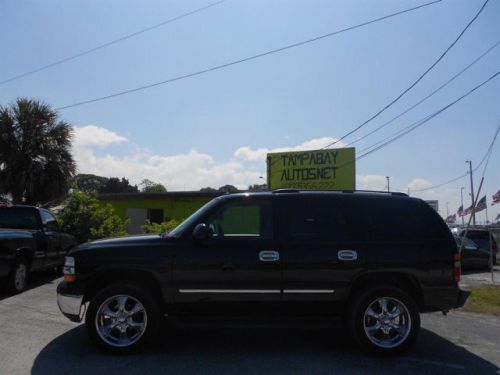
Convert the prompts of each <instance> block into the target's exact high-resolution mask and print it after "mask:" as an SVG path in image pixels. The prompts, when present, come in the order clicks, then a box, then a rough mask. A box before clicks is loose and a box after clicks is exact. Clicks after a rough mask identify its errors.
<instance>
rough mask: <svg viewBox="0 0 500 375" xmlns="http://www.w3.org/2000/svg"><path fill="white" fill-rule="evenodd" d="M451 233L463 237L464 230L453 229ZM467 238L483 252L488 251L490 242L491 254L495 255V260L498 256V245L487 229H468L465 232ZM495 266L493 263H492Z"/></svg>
mask: <svg viewBox="0 0 500 375" xmlns="http://www.w3.org/2000/svg"><path fill="white" fill-rule="evenodd" d="M452 232H453V233H454V234H456V235H458V236H460V237H463V235H464V234H465V228H455V229H453V230H452ZM467 238H468V239H470V240H472V241H474V243H475V244H476V245H477V246H478V247H480V248H481V249H483V250H487V251H488V252H489V251H490V240H491V249H492V250H493V254H495V259H496V258H497V255H498V245H497V243H496V241H495V238H493V237H492V236H490V232H489V230H488V229H480V228H470V229H469V230H468V231H467ZM494 264H495V263H494Z"/></svg>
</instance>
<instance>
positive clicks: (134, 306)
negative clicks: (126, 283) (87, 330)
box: [95, 295, 148, 347]
mask: <svg viewBox="0 0 500 375" xmlns="http://www.w3.org/2000/svg"><path fill="white" fill-rule="evenodd" d="M147 324H148V317H147V313H146V309H145V308H144V306H143V305H142V303H141V302H139V300H137V299H136V298H134V297H131V296H128V295H116V296H112V297H110V298H108V299H107V300H106V301H104V302H103V303H102V304H101V306H99V309H98V310H97V314H96V317H95V327H96V330H97V333H98V335H99V337H100V338H101V339H102V340H103V341H104V342H106V343H107V344H109V345H111V346H115V347H127V346H130V345H132V344H134V343H135V342H137V341H138V340H139V339H140V338H141V336H142V335H143V334H144V332H145V331H146V327H147Z"/></svg>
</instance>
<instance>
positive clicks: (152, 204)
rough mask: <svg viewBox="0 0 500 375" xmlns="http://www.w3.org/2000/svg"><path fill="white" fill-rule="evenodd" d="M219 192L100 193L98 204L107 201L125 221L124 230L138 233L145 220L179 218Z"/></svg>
mask: <svg viewBox="0 0 500 375" xmlns="http://www.w3.org/2000/svg"><path fill="white" fill-rule="evenodd" d="M223 194H224V193H223V192H219V191H215V192H203V191H173V192H167V193H119V194H100V195H99V200H100V201H101V202H102V203H109V204H110V205H111V206H112V207H113V208H114V210H115V212H116V214H117V215H119V216H120V217H122V218H124V219H128V220H129V224H128V226H127V232H128V233H129V234H138V233H141V225H143V224H144V222H145V221H146V220H149V221H151V222H153V223H161V222H163V221H168V220H171V219H175V220H177V221H182V220H184V219H185V218H187V217H188V216H189V215H191V214H192V213H193V212H195V211H196V210H197V209H198V208H200V207H201V206H203V205H204V204H205V203H207V202H208V201H210V200H212V199H213V198H216V197H218V196H220V195H223Z"/></svg>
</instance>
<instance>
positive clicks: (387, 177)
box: [385, 176, 391, 193]
mask: <svg viewBox="0 0 500 375" xmlns="http://www.w3.org/2000/svg"><path fill="white" fill-rule="evenodd" d="M385 178H386V179H387V192H388V193H389V192H390V191H391V188H390V186H389V176H385Z"/></svg>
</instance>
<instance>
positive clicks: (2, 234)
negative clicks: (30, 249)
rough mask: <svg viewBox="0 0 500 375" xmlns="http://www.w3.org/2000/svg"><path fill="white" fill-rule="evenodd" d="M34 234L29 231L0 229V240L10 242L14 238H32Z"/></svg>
mask: <svg viewBox="0 0 500 375" xmlns="http://www.w3.org/2000/svg"><path fill="white" fill-rule="evenodd" d="M32 237H33V233H32V231H30V230H28V229H9V228H0V240H9V239H14V238H32Z"/></svg>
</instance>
